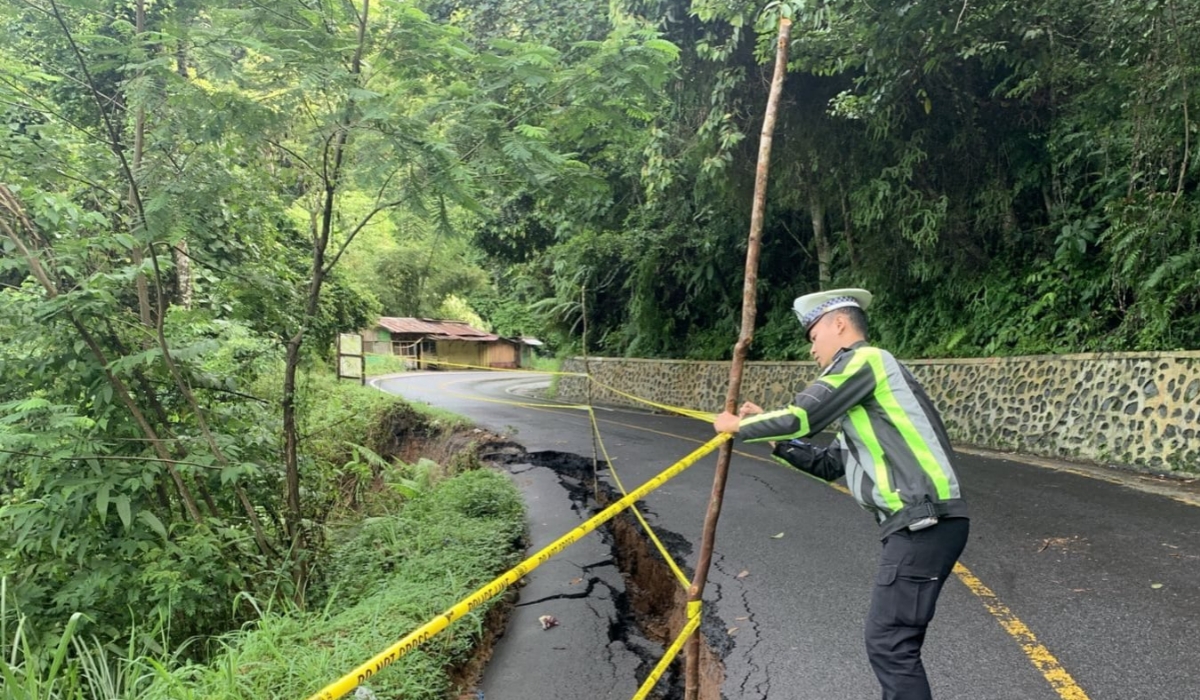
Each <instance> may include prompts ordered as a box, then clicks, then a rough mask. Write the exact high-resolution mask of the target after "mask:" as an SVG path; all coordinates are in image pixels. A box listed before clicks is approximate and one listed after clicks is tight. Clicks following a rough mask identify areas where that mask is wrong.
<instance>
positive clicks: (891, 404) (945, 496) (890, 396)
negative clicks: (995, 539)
mask: <svg viewBox="0 0 1200 700" xmlns="http://www.w3.org/2000/svg"><path fill="white" fill-rule="evenodd" d="M872 349H873V348H872ZM870 361H871V369H872V370H873V371H874V372H875V400H876V401H878V402H879V406H880V408H882V409H883V410H884V412H885V413H887V416H888V418H889V419H890V420H891V422H892V425H894V426H896V430H898V431H899V432H900V437H902V438H904V442H905V444H907V445H908V448H909V449H910V450H912V452H913V456H915V457H916V458H917V463H918V464H920V465H921V469H922V470H923V471H924V472H925V474H926V475H927V476H928V477H929V480H930V481H932V482H933V487H934V489H935V490H936V491H937V495H938V498H939V499H941V500H943V501H945V500H949V498H950V480H949V479H947V478H946V472H945V470H943V469H942V465H941V463H939V462H938V460H937V457H934V456H933V452H932V451H931V450H930V449H929V443H927V442H925V439H924V438H922V437H921V434H920V433H919V432H917V426H915V425H913V422H912V418H911V417H910V416H909V415H908V412H907V411H905V410H904V409H903V408H902V407H901V406H900V402H899V401H898V400H896V395H895V394H894V393H892V386H891V385H890V384H889V383H888V380H887V370H886V369H884V367H883V356H882V355H880V354H879V352H878V351H876V352H873V353H871V358H870Z"/></svg>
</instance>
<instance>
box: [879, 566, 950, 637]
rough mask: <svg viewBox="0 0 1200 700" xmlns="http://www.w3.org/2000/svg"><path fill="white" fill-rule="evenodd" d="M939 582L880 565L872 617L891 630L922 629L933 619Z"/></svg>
mask: <svg viewBox="0 0 1200 700" xmlns="http://www.w3.org/2000/svg"><path fill="white" fill-rule="evenodd" d="M938 584H939V581H938V580H937V579H936V578H931V577H928V576H913V575H910V574H909V573H908V572H901V571H900V567H899V566H898V565H896V564H881V565H880V566H879V572H878V573H877V574H876V576H875V591H874V595H872V600H871V617H872V618H873V621H874V622H875V623H877V624H880V625H883V626H886V627H891V626H899V627H925V626H926V625H928V624H929V620H930V619H931V618H932V617H933V608H934V605H935V603H936V602H937V594H938Z"/></svg>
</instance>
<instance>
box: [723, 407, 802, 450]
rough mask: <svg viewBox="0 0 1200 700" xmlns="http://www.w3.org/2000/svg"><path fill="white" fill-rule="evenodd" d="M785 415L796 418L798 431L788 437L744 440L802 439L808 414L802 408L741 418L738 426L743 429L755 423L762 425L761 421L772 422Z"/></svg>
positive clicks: (776, 436) (777, 436) (769, 436)
mask: <svg viewBox="0 0 1200 700" xmlns="http://www.w3.org/2000/svg"><path fill="white" fill-rule="evenodd" d="M787 415H792V416H795V417H796V420H797V421H799V422H800V429H799V430H797V431H796V432H794V433H790V434H788V435H768V436H766V437H760V438H751V439H749V440H746V442H762V441H763V440H791V439H792V438H798V437H804V436H805V435H808V413H807V412H806V411H805V410H804V409H803V408H799V407H797V406H788V407H787V408H781V409H779V410H778V411H768V412H767V413H759V414H758V415H755V416H749V417H747V418H743V419H742V420H741V422H740V423H739V426H743V427H744V426H747V425H753V424H755V423H762V422H763V421H768V420H773V419H775V418H781V417H783V416H787Z"/></svg>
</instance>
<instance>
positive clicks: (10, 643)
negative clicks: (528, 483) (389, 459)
mask: <svg viewBox="0 0 1200 700" xmlns="http://www.w3.org/2000/svg"><path fill="white" fill-rule="evenodd" d="M523 534H524V510H523V505H522V503H521V500H520V496H519V494H518V493H517V490H516V488H515V487H514V486H513V485H512V483H511V482H510V481H509V480H508V479H506V478H505V477H503V476H501V475H499V474H497V473H495V472H491V471H488V470H474V471H468V472H464V473H462V474H458V475H456V476H453V477H452V478H449V479H447V480H445V481H442V482H440V483H437V484H433V485H432V486H430V487H429V488H428V489H427V490H425V491H422V492H420V493H417V494H416V495H415V497H413V498H412V499H411V500H409V501H407V502H406V503H405V504H404V505H403V507H402V508H400V509H399V510H398V512H394V513H390V514H388V515H385V516H380V517H372V518H367V519H365V520H361V521H357V522H354V523H348V524H346V525H344V526H343V527H341V528H340V529H334V530H332V531H331V532H330V533H329V536H330V538H331V540H332V545H331V548H332V554H331V557H330V559H329V563H328V564H327V567H328V570H327V571H326V572H325V573H326V576H325V577H324V578H325V580H327V581H330V582H332V583H331V584H330V585H329V587H328V588H326V589H323V590H320V591H315V592H314V594H313V596H312V600H314V601H315V604H316V605H317V606H319V607H318V608H317V609H315V610H309V611H299V610H294V609H293V610H266V611H262V613H261V617H260V619H258V620H257V621H256V622H254V623H253V624H250V625H247V627H246V628H245V629H243V630H240V631H236V632H232V633H230V634H227V635H224V636H221V637H218V638H215V639H212V640H208V643H209V644H211V645H213V646H214V648H215V653H214V654H212V655H211V658H212V661H211V662H210V663H207V664H199V663H195V662H186V661H183V660H182V656H181V655H176V656H173V657H167V658H163V657H161V656H155V655H152V654H149V653H145V652H144V651H142V650H139V649H137V648H135V647H134V645H133V644H130V645H129V646H128V647H126V648H123V649H112V648H109V647H106V646H105V645H103V644H101V643H100V642H98V641H96V640H94V639H93V640H90V641H86V640H84V639H81V638H80V637H79V635H78V634H77V632H78V626H79V624H80V623H81V616H80V615H75V616H73V617H72V618H71V620H70V622H69V624H68V625H67V627H66V630H65V631H64V632H63V634H62V636H61V637H60V638H59V639H58V640H57V641H56V642H55V643H53V644H49V645H45V646H43V647H42V648H41V650H39V649H38V646H37V645H35V644H34V643H33V640H31V639H30V638H29V635H28V634H27V633H26V631H27V626H26V624H25V620H24V619H23V618H21V617H20V616H14V615H12V614H10V612H9V611H8V610H7V608H5V607H2V606H0V652H3V654H2V655H0V656H2V657H3V658H2V659H0V678H2V680H3V688H0V700H133V699H134V698H138V699H139V700H168V699H169V700H199V699H201V698H203V699H204V700H250V699H251V698H253V699H255V700H258V699H261V698H303V697H307V696H309V695H311V694H313V693H315V692H316V691H318V690H319V689H321V688H322V687H324V685H326V684H327V683H329V682H332V681H334V680H336V679H337V678H338V677H339V676H341V675H342V674H343V673H346V672H347V671H349V670H350V669H352V668H354V667H356V666H358V665H359V664H361V663H362V662H364V661H366V660H367V659H368V658H370V657H371V656H373V655H375V654H376V653H378V652H379V651H381V650H383V649H385V648H386V647H388V646H389V645H391V644H392V643H393V642H395V641H396V640H398V639H400V638H401V637H403V636H404V635H405V634H407V633H408V632H410V631H411V630H412V629H414V628H416V627H418V626H419V625H421V624H423V623H425V622H427V621H428V620H430V619H431V618H433V617H434V616H435V615H437V614H438V613H440V612H442V611H443V610H445V609H446V608H448V607H450V606H451V605H453V604H454V603H455V602H457V601H458V600H461V599H462V598H463V597H465V596H466V595H467V594H469V593H470V592H472V591H474V590H475V589H477V588H478V587H479V586H481V585H483V584H484V583H486V582H488V581H490V580H491V579H492V578H494V577H495V576H496V575H497V574H499V573H500V572H502V571H504V570H505V569H507V568H508V567H510V566H512V565H513V564H515V563H516V562H517V561H519V559H520V557H521V551H522V547H523ZM0 593H3V590H2V589H0ZM3 599H4V597H3V596H2V595H0V600H3ZM488 609H489V606H481V607H480V608H477V609H476V610H475V611H473V612H472V613H471V614H470V615H468V616H467V617H464V618H463V619H461V620H459V621H457V622H455V623H454V625H452V626H451V627H450V628H449V629H447V630H445V631H443V632H442V633H441V634H440V635H438V636H437V637H435V638H434V639H432V640H430V641H429V642H427V643H426V644H425V645H424V646H422V647H421V648H420V649H418V650H416V651H414V652H412V653H410V654H409V655H408V656H405V657H404V658H402V659H401V660H400V661H398V662H397V663H395V664H393V665H392V666H390V667H388V668H387V669H386V670H384V671H383V672H381V673H379V674H378V675H376V676H375V677H373V678H371V680H370V682H369V685H370V686H371V687H372V689H374V690H375V692H377V693H378V694H379V696H380V697H403V698H406V700H443V699H444V698H446V697H447V696H448V695H449V693H450V692H451V690H452V688H451V679H450V677H449V675H448V673H447V669H449V668H453V667H454V666H456V665H459V664H462V663H465V662H466V661H467V660H468V659H469V658H470V657H471V655H472V652H473V649H474V647H475V645H476V643H477V642H478V640H479V637H480V632H481V631H482V627H483V621H484V618H485V615H486V613H487V611H488ZM130 638H131V639H142V638H144V637H143V635H139V634H131V635H130Z"/></svg>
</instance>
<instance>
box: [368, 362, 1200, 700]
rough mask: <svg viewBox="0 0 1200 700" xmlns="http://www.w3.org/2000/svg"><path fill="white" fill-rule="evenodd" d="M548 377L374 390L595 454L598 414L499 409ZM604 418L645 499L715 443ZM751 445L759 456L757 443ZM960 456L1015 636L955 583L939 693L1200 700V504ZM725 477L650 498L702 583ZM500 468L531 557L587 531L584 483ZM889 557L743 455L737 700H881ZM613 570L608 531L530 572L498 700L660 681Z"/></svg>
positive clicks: (449, 379) (939, 654) (655, 419)
mask: <svg viewBox="0 0 1200 700" xmlns="http://www.w3.org/2000/svg"><path fill="white" fill-rule="evenodd" d="M534 381H536V378H532V379H531V377H530V376H529V375H511V374H496V373H468V372H459V373H452V372H446V373H412V374H409V375H404V376H401V377H398V378H393V379H385V380H380V381H377V382H376V383H377V385H378V386H380V388H382V389H383V390H385V391H390V392H394V393H398V394H401V395H404V396H405V397H407V398H410V399H414V400H420V401H425V402H428V403H431V404H433V405H436V406H439V407H442V408H446V409H448V410H451V411H455V412H457V413H461V414H463V415H467V416H470V417H471V418H472V419H474V420H475V421H476V422H477V423H479V424H480V425H481V426H483V427H485V428H488V429H489V430H491V431H493V432H498V433H503V434H506V435H508V436H509V438H510V439H512V440H513V441H515V442H517V443H520V445H522V446H523V447H524V448H525V449H526V450H528V451H529V452H531V453H532V452H538V451H556V452H565V453H574V454H576V455H581V456H585V457H588V458H590V457H591V455H592V440H591V437H590V433H589V430H588V419H587V415H586V413H583V412H579V411H568V410H547V409H534V408H529V407H519V406H513V405H507V404H502V403H495V401H505V400H507V401H518V402H538V401H537V400H533V399H530V398H528V397H527V396H525V395H523V388H524V389H527V388H528V385H530V383H531V382H534ZM543 383H544V380H543ZM598 417H599V419H600V425H601V430H602V433H603V435H604V441H605V445H606V446H607V448H608V451H609V454H610V455H611V456H612V458H613V466H614V467H615V468H616V469H617V471H618V472H619V473H620V475H621V477H622V479H623V480H624V481H625V483H626V485H627V486H629V487H631V488H632V487H633V486H636V485H638V484H641V483H642V482H644V481H645V480H646V479H648V478H650V477H652V476H654V475H655V474H657V473H658V472H659V471H661V470H662V469H664V468H666V467H667V466H669V465H670V464H672V463H673V462H674V461H675V460H677V459H678V458H680V457H682V456H683V455H684V454H686V453H687V452H690V451H691V450H692V449H694V448H695V447H696V446H697V444H698V443H699V442H701V441H703V440H706V439H708V438H709V437H710V436H711V435H712V431H711V428H710V427H709V426H707V425H705V424H703V423H699V422H697V421H694V420H691V419H686V418H677V417H672V416H661V415H651V414H644V413H637V412H629V411H606V410H602V411H598ZM737 449H738V450H739V451H743V452H745V453H747V454H750V455H755V456H758V457H763V456H765V455H766V449H765V448H762V447H756V446H745V445H740V444H739V445H738V447H737ZM959 457H960V459H959V463H960V470H961V477H962V481H963V485H964V489H965V492H966V497H967V499H968V500H969V501H970V504H971V508H972V534H971V541H970V542H969V544H968V545H967V549H966V552H965V553H964V555H963V557H962V563H963V564H964V565H965V566H966V567H967V568H968V569H970V571H971V572H972V573H973V574H974V575H975V576H977V577H978V579H979V580H980V581H981V582H982V584H983V585H985V586H986V587H987V588H989V589H990V590H991V591H992V592H994V594H995V596H996V597H997V601H998V602H999V603H1000V604H1002V605H1003V606H1004V608H1005V609H1006V610H1007V611H1009V613H1010V615H1011V616H1012V619H1009V620H1007V621H1006V624H1007V627H1008V629H1006V627H1005V626H1003V625H1002V624H1001V622H1000V620H999V619H998V617H997V613H996V611H995V609H994V606H993V607H989V605H988V604H987V601H985V600H984V599H983V598H981V597H980V595H979V594H978V592H977V591H973V590H972V589H971V588H969V587H968V586H967V585H964V582H963V581H961V580H958V579H955V580H953V581H950V582H948V583H947V585H946V588H945V590H944V592H943V594H942V598H941V600H940V602H939V606H938V613H937V617H936V619H935V620H934V622H933V624H932V626H931V628H930V633H929V637H928V639H927V641H926V646H925V662H926V666H927V669H928V672H929V676H930V681H931V683H932V685H933V689H934V695H935V697H938V698H941V699H943V700H945V699H948V698H961V699H964V700H1055V699H1059V698H1069V699H1070V700H1081V698H1090V699H1091V700H1141V699H1146V700H1150V699H1154V700H1158V699H1160V698H1170V699H1180V700H1190V699H1192V698H1200V674H1198V673H1197V672H1196V671H1195V665H1196V660H1197V659H1198V658H1200V624H1198V623H1200V507H1197V505H1196V504H1200V498H1196V494H1195V493H1194V492H1192V491H1188V490H1186V489H1182V488H1180V487H1177V486H1175V485H1174V484H1171V483H1170V482H1162V481H1160V480H1150V479H1144V478H1138V477H1128V476H1123V475H1120V474H1115V473H1109V472H1107V471H1105V470H1096V469H1076V468H1074V467H1067V469H1066V470H1064V469H1052V468H1047V466H1046V465H1047V461H1046V460H1032V459H1031V460H1029V462H1030V463H1027V462H1025V461H1022V460H1021V458H1019V457H1017V456H1006V457H1003V458H1001V457H998V456H987V455H980V454H975V453H969V454H968V453H960V455H959ZM715 463H716V458H715V456H709V457H707V458H705V459H704V460H702V461H701V462H700V463H698V464H697V465H695V466H693V467H692V468H691V469H689V470H688V471H686V472H684V473H683V474H682V475H680V476H679V477H677V478H676V479H673V480H672V481H670V482H668V483H667V484H665V485H664V486H663V487H662V488H660V489H658V490H657V491H655V492H654V493H652V494H651V495H650V496H648V497H647V499H646V500H645V501H644V503H645V505H646V509H645V510H644V511H643V512H645V513H646V514H647V517H648V519H649V520H650V522H651V523H652V524H653V525H654V527H655V529H656V531H657V532H659V534H660V535H666V536H667V537H666V539H667V540H668V542H669V545H668V546H669V547H670V548H671V549H673V550H677V551H678V553H679V554H684V555H686V556H683V557H681V558H680V559H681V564H683V565H684V566H685V569H687V570H688V573H689V574H690V573H691V569H690V567H691V566H692V565H693V564H694V562H695V556H696V552H695V550H696V549H698V546H699V539H700V530H701V525H702V523H703V518H704V512H705V508H706V506H707V503H708V497H709V491H710V488H711V480H712V472H713V467H714V465H715ZM1035 463H1036V464H1035ZM1039 465H1040V466H1039ZM1049 466H1055V465H1053V464H1050V465H1049ZM507 468H508V469H509V470H510V472H511V473H512V474H513V478H514V479H515V480H516V481H517V483H518V484H519V485H520V486H521V488H522V490H523V492H524V494H525V497H526V502H527V504H528V506H529V518H530V529H531V538H532V542H531V550H530V551H531V552H532V551H535V550H536V549H537V548H540V547H541V546H544V545H545V544H548V543H549V542H552V541H553V540H554V539H556V538H557V537H558V536H560V535H561V534H562V533H564V532H566V531H567V530H569V529H570V528H572V527H574V526H575V525H577V524H578V523H579V522H581V520H582V519H583V518H584V517H585V515H584V514H583V513H582V512H581V510H580V508H579V506H578V503H577V502H576V501H573V500H572V497H571V493H569V491H568V487H570V486H571V485H572V484H571V478H570V477H568V478H566V479H563V478H561V475H560V474H558V473H555V472H554V471H552V470H551V469H549V468H547V467H544V466H534V465H530V464H518V463H514V464H510V465H508V467H507ZM1077 472H1079V473H1077ZM1085 473H1091V476H1087V475H1085ZM1113 480H1116V481H1119V482H1122V483H1112V481H1113ZM1143 481H1144V482H1146V486H1145V488H1143V487H1142V485H1141V482H1143ZM1130 486H1135V487H1137V488H1131V487H1130ZM1193 491H1194V489H1193ZM1185 501H1188V502H1185ZM780 534H782V536H781V537H775V536H777V535H780ZM671 543H673V544H671ZM687 543H691V545H692V546H688V544H687ZM878 553H879V544H878V533H877V531H876V527H875V525H874V523H873V521H872V520H871V519H870V517H869V516H867V515H866V514H865V513H864V512H862V511H861V510H859V509H858V508H857V506H855V504H854V503H853V501H852V500H851V499H850V498H849V497H848V496H846V495H845V494H844V493H840V492H838V491H836V490H834V489H832V488H829V487H828V486H826V485H824V484H822V483H820V482H818V481H815V480H812V479H809V478H806V477H804V476H803V475H800V474H798V473H797V472H794V471H790V470H788V469H786V468H784V467H782V466H778V465H775V464H774V463H770V462H764V461H761V460H758V459H752V458H750V457H745V456H735V458H734V460H733V464H732V472H731V474H730V479H729V483H728V487H727V490H726V495H725V505H724V509H723V513H722V517H721V521H720V525H719V528H718V536H717V546H716V552H715V555H714V566H713V570H712V571H711V573H710V578H709V585H708V589H707V591H706V594H705V600H706V617H705V624H704V627H703V629H704V631H705V633H706V635H707V636H708V639H709V641H710V644H711V646H712V647H713V648H714V649H715V650H716V651H717V653H718V656H720V657H722V658H723V660H724V663H725V684H724V686H723V688H722V692H723V695H724V696H725V697H728V698H746V699H752V698H773V699H776V700H778V699H794V700H841V699H843V698H845V699H847V700H849V699H865V698H873V697H878V695H879V691H878V686H877V685H876V683H875V679H874V677H873V676H872V674H871V671H870V668H869V666H868V665H867V662H866V657H865V652H864V651H863V644H862V632H861V625H862V618H863V615H864V614H865V612H866V608H867V605H868V600H869V592H870V587H871V585H872V579H873V574H874V571H875V564H876V559H877V557H878ZM612 558H613V553H612V549H611V547H610V545H609V543H608V542H606V541H605V539H604V538H603V537H602V535H601V534H600V533H593V534H592V535H589V536H588V537H587V538H585V540H584V541H583V542H581V543H579V544H577V545H575V546H573V547H571V548H569V549H568V550H567V551H566V552H564V553H563V554H561V555H559V556H558V557H556V558H555V559H553V560H551V561H550V562H548V563H547V564H545V565H543V566H542V567H541V568H539V569H538V570H536V571H534V572H532V573H531V574H530V576H529V578H528V582H527V585H526V586H525V587H524V588H522V589H521V591H520V600H519V601H518V607H517V608H516V609H515V610H514V612H513V616H512V617H511V619H510V621H509V626H508V631H507V633H506V634H505V636H504V637H503V638H501V640H500V641H499V642H498V645H497V648H496V650H495V654H494V656H493V658H492V660H491V662H490V664H489V666H488V668H487V670H486V672H485V675H484V678H483V681H482V684H481V686H480V691H481V692H482V693H483V696H484V698H485V700H510V699H512V700H515V699H517V698H522V699H523V698H529V697H547V698H548V697H553V698H613V699H614V700H622V699H627V698H630V697H632V696H633V693H634V691H635V690H636V687H637V674H638V670H639V668H640V669H641V673H642V674H644V673H645V672H647V671H648V670H649V666H650V665H652V664H653V662H654V660H655V659H657V657H658V655H659V654H660V652H661V648H662V647H661V646H660V645H658V644H655V643H653V642H650V641H649V640H646V639H645V638H643V637H641V636H640V634H638V632H637V630H636V629H635V628H634V627H633V626H632V625H631V624H629V620H628V616H629V610H628V607H629V606H628V598H627V597H626V596H627V595H628V592H627V591H626V590H625V588H624V581H623V578H622V576H621V574H620V572H619V571H618V570H617V569H616V567H615V566H614V565H613V564H612ZM589 590H590V594H588V595H584V594H586V593H587V591H589ZM993 602H995V601H993ZM547 614H549V615H553V616H555V617H556V618H557V619H558V620H559V622H560V624H559V625H558V626H556V627H553V628H552V629H550V630H545V631H543V630H542V628H541V625H540V624H539V623H538V621H537V620H538V617H539V616H541V615H547ZM1013 620H1017V621H1018V622H1017V624H1018V625H1023V626H1025V627H1026V628H1027V632H1028V635H1032V636H1035V637H1036V644H1040V645H1043V646H1044V649H1045V651H1046V652H1047V653H1049V654H1051V655H1052V658H1051V661H1053V662H1056V663H1057V664H1061V668H1062V669H1063V670H1064V671H1065V672H1066V673H1068V674H1070V678H1071V679H1073V684H1074V685H1073V686H1072V687H1071V688H1068V690H1069V691H1070V692H1075V691H1078V692H1079V693H1083V694H1082V695H1078V694H1076V695H1070V694H1067V693H1068V690H1064V689H1063V688H1064V686H1063V685H1062V683H1061V679H1060V682H1059V683H1058V685H1057V686H1056V685H1054V684H1052V682H1051V680H1048V679H1047V677H1046V675H1044V673H1043V671H1044V670H1045V665H1044V663H1043V665H1042V667H1041V668H1039V666H1038V665H1035V663H1034V662H1033V660H1031V654H1033V651H1031V649H1032V648H1033V644H1034V642H1033V641H1031V640H1032V637H1031V636H1022V635H1018V634H1017V633H1016V632H1015V631H1014V629H1015V627H1014V623H1013ZM398 632H401V633H402V632H403V630H398ZM1044 661H1045V659H1044V658H1041V657H1039V662H1044Z"/></svg>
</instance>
